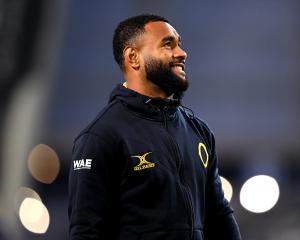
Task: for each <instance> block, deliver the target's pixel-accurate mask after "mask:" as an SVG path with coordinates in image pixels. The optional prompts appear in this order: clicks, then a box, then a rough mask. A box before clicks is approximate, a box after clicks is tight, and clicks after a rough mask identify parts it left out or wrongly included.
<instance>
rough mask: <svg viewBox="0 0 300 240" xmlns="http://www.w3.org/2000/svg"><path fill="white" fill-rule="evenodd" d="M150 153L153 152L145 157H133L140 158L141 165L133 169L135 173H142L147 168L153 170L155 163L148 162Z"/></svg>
mask: <svg viewBox="0 0 300 240" xmlns="http://www.w3.org/2000/svg"><path fill="white" fill-rule="evenodd" d="M150 153H152V152H147V153H145V154H144V155H141V156H139V155H136V156H131V157H133V158H138V159H139V161H140V163H139V164H138V165H136V166H135V167H133V170H134V171H140V170H143V169H146V168H153V167H155V163H152V162H149V161H147V160H146V156H148V155H149V154H150Z"/></svg>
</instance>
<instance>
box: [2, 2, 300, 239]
mask: <svg viewBox="0 0 300 240" xmlns="http://www.w3.org/2000/svg"><path fill="white" fill-rule="evenodd" d="M140 13H156V14H159V15H162V16H164V17H166V18H167V19H169V20H170V22H171V24H172V25H173V26H174V27H175V28H176V29H177V31H178V32H179V33H180V35H181V36H182V39H183V48H184V49H185V50H186V52H187V53H188V59H187V74H188V77H189V80H190V88H189V90H188V91H187V92H186V94H185V97H184V101H183V104H184V105H186V106H188V107H190V108H191V109H193V111H194V112H195V114H196V115H197V116H199V117H200V118H202V119H203V120H204V121H206V122H207V123H208V125H209V126H210V128H211V129H212V130H213V132H214V133H215V137H216V140H217V147H218V153H219V156H220V173H221V175H222V176H224V177H226V178H227V179H228V180H230V182H231V183H232V185H233V191H234V192H233V199H232V202H231V203H232V206H233V208H234V209H235V212H236V217H237V219H238V222H239V224H240V228H241V232H242V235H243V239H244V240H252V239H253V240H281V239H285V240H294V239H299V236H300V207H299V206H300V188H299V183H300V174H299V173H300V163H299V160H300V150H299V147H300V138H299V133H300V125H299V123H300V108H299V102H300V91H299V86H300V82H299V77H300V66H299V63H300V44H299V43H300V2H299V1H298V0H285V1H283V0H251V1H237V0H236V1H233V0H228V1H199V0H193V1H179V0H172V1H171V0H164V1H159V0H151V1H146V0H143V1H141V0H127V1H125V0H124V1H114V0H110V1H100V0H88V1H82V0H73V1H71V0H70V1H66V0H28V1H23V0H0V87H1V91H0V114H1V118H0V134H1V135H0V144H1V145H0V147H1V148H0V154H1V158H0V179H1V182H0V194H1V195H0V239H1V240H6V239H10V240H11V239H22V240H27V239H31V240H32V239H67V227H68V219H67V179H68V169H69V166H70V164H71V149H72V141H73V139H74V137H75V136H76V135H77V134H78V133H79V131H80V130H81V129H82V128H84V127H85V126H86V125H87V124H88V123H89V122H90V121H91V120H92V119H93V118H94V116H95V115H96V114H97V112H98V111H99V110H100V109H101V108H102V107H103V106H104V105H105V104H106V103H107V100H108V96H109V93H110V91H111V89H112V88H113V87H114V86H115V85H116V84H117V83H120V82H122V74H121V72H120V70H119V68H118V66H117V64H116V63H115V62H114V60H113V55H112V47H111V41H112V35H113V31H114V29H115V27H116V25H117V24H118V23H119V22H120V21H121V20H123V19H124V18H127V17H129V16H132V15H137V14H140ZM39 143H44V144H47V145H49V146H50V147H51V148H53V149H54V150H55V151H56V153H57V154H58V156H59V159H60V172H59V175H58V177H57V178H56V180H55V181H54V182H53V183H52V184H43V183H40V182H38V181H36V180H35V179H34V178H33V177H32V176H31V175H30V173H29V172H28V169H27V158H28V154H29V152H30V151H31V149H32V148H33V147H34V146H36V145H37V144H39ZM256 174H268V175H270V176H272V177H274V178H275V179H276V180H277V181H278V184H279V187H280V197H279V201H278V203H277V205H276V206H275V207H274V208H273V209H271V210H270V211H268V212H266V213H261V214H255V213H250V212H249V211H247V210H245V209H244V208H243V207H242V206H241V205H240V203H239V191H240V188H241V186H242V184H243V183H244V182H245V181H246V180H247V179H248V178H249V177H251V176H253V175H256ZM20 186H27V187H30V188H32V189H34V190H35V191H36V192H38V193H39V194H40V196H41V198H42V200H43V202H44V204H45V206H46V207H47V208H48V210H49V214H50V225H49V228H48V231H47V232H46V233H45V234H42V235H37V234H33V233H31V232H29V231H27V230H26V229H25V228H24V227H23V226H22V224H21V222H20V220H19V218H18V215H17V214H15V213H14V211H13V210H12V208H13V207H12V205H13V204H12V202H13V201H14V200H13V196H14V193H15V192H16V191H17V189H18V188H19V187H20Z"/></svg>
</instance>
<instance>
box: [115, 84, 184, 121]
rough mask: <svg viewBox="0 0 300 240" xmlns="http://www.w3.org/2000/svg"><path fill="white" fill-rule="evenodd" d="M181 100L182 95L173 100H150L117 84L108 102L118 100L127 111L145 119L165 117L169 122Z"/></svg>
mask: <svg viewBox="0 0 300 240" xmlns="http://www.w3.org/2000/svg"><path fill="white" fill-rule="evenodd" d="M181 98H182V94H178V96H177V98H175V99H174V98H173V99H164V98H151V97H148V96H145V95H142V94H140V93H138V92H135V91H133V90H131V89H129V88H126V87H124V86H123V85H122V84H118V85H117V86H116V87H115V88H114V89H113V91H112V92H111V94H110V97H109V102H112V101H114V100H119V101H121V102H122V104H123V105H124V106H126V107H127V108H128V109H130V110H131V111H134V112H135V113H137V114H139V115H142V116H144V117H146V118H151V119H154V120H162V119H163V117H166V118H167V119H169V120H171V119H173V118H174V117H175V115H176V110H177V108H178V106H179V105H180V102H181Z"/></svg>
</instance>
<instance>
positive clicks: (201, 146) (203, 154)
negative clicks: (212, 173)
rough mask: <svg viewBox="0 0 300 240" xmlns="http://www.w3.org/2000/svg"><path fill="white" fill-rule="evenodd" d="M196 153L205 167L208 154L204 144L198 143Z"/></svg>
mask: <svg viewBox="0 0 300 240" xmlns="http://www.w3.org/2000/svg"><path fill="white" fill-rule="evenodd" d="M198 154H199V157H200V159H201V161H202V163H203V166H204V167H205V168H207V166H208V159H209V155H208V152H207V149H206V146H205V145H204V144H203V143H202V142H201V143H199V145H198Z"/></svg>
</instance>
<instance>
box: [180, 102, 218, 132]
mask: <svg viewBox="0 0 300 240" xmlns="http://www.w3.org/2000/svg"><path fill="white" fill-rule="evenodd" d="M186 109H187V110H186ZM179 110H180V112H181V114H183V115H184V116H185V118H186V119H187V120H188V121H191V122H192V123H193V124H195V125H196V126H197V127H199V128H201V129H203V131H205V133H207V134H211V133H212V132H211V129H210V127H209V126H208V124H207V123H206V121H205V120H203V119H202V118H200V117H198V116H197V115H195V113H194V112H193V111H192V110H191V109H189V108H186V107H183V106H181V107H179Z"/></svg>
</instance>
